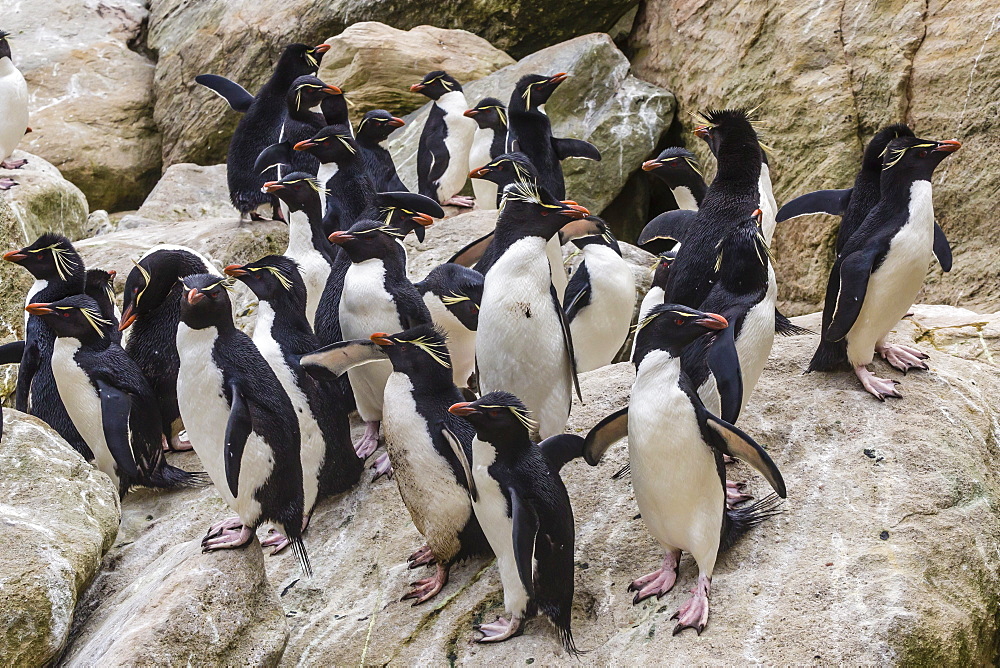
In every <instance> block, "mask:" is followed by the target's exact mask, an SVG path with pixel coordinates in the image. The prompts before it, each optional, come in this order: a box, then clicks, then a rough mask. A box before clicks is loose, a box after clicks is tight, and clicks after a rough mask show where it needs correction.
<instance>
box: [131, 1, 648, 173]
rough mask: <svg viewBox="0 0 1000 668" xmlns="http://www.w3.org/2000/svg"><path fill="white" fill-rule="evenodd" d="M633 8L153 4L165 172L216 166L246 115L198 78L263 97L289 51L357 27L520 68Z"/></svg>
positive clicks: (593, 4) (599, 4) (418, 56)
mask: <svg viewBox="0 0 1000 668" xmlns="http://www.w3.org/2000/svg"><path fill="white" fill-rule="evenodd" d="M634 4H635V3H634V2H631V1H630V2H627V3H621V2H615V1H614V0H582V1H581V2H577V3H574V4H573V5H571V6H566V5H564V4H558V5H553V6H551V7H550V6H547V5H545V4H541V5H540V4H538V3H536V2H530V1H529V0H515V1H514V2H507V3H494V4H491V3H481V2H473V1H472V0H462V1H461V2H456V3H447V2H444V3H426V2H423V3H416V2H398V3H391V4H386V3H385V2H382V1H381V0H337V1H336V2H332V3H315V2H311V1H306V0H294V1H292V2H286V3H283V4H281V5H280V6H275V5H273V4H266V3H261V2H253V1H251V0H238V1H235V2H234V1H233V0H153V2H151V3H150V19H149V37H148V44H149V47H150V48H151V49H153V50H154V51H155V52H156V53H157V54H158V60H157V64H156V76H155V82H154V92H155V99H156V108H155V119H156V124H157V126H158V127H159V128H160V130H161V131H162V132H163V162H164V164H165V165H171V164H174V163H176V162H196V163H199V164H214V163H218V162H221V161H222V160H223V159H224V157H225V155H226V148H227V147H228V145H229V137H230V136H231V135H232V131H233V129H234V128H235V127H236V123H237V121H238V119H239V115H238V114H236V113H235V112H232V111H229V110H228V107H225V105H224V103H222V102H221V101H215V102H213V103H211V104H209V102H208V101H209V100H214V99H215V98H214V96H213V94H212V93H211V92H209V91H208V90H206V89H204V88H202V87H201V86H198V85H197V84H196V83H195V82H194V78H195V76H197V75H198V74H202V73H205V72H212V73H216V74H221V75H223V76H226V77H229V78H231V79H233V80H234V81H237V82H238V83H240V84H242V85H243V86H244V87H245V88H246V89H247V90H250V91H253V92H256V91H257V90H258V89H259V88H260V86H261V85H262V84H263V83H264V82H265V81H266V80H267V78H268V76H270V73H271V70H272V68H273V67H274V63H275V61H276V60H277V57H278V54H279V53H280V52H281V49H282V48H284V46H285V45H287V44H289V43H291V42H306V43H309V44H317V43H319V42H320V41H322V40H323V39H326V38H327V37H329V36H330V35H336V34H338V33H340V32H342V31H343V30H345V29H346V28H347V27H348V26H349V25H351V24H355V23H357V22H359V21H373V20H378V21H382V22H383V23H385V24H387V25H392V26H395V27H396V28H399V29H402V30H408V29H410V28H413V27H415V26H421V25H434V26H439V27H441V28H461V29H463V30H467V31H469V32H471V33H474V34H477V35H479V36H480V37H483V38H485V39H486V40H488V41H490V42H491V43H492V44H493V45H494V46H496V47H497V48H498V49H502V50H504V51H506V52H508V53H510V54H511V55H513V56H514V57H515V58H520V57H522V56H525V55H527V54H529V53H532V52H534V51H536V50H538V49H540V48H542V47H546V46H549V45H550V44H555V43H557V42H560V41H562V40H565V39H569V38H570V37H573V36H575V35H580V34H583V33H587V32H591V31H593V30H608V29H610V28H611V27H612V26H614V25H615V23H616V22H617V21H618V19H620V18H621V17H622V16H623V15H625V14H626V13H628V12H629V10H630V9H631V8H632V7H633V6H634ZM247 26H253V31H252V32H253V39H248V38H247V36H248V33H247ZM422 48H426V47H422ZM425 57H426V54H425V53H422V52H416V53H413V54H412V58H413V61H414V63H417V62H420V61H421V60H422V59H424V58H425ZM375 65H376V66H377V65H378V63H376V64H375ZM425 74H426V72H425ZM331 83H335V84H336V83H339V82H337V81H331ZM347 90H348V91H350V88H347ZM208 110H211V111H208Z"/></svg>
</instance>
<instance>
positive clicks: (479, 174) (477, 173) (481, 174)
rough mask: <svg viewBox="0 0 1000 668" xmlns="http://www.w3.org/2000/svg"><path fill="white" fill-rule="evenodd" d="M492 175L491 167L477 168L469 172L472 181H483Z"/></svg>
mask: <svg viewBox="0 0 1000 668" xmlns="http://www.w3.org/2000/svg"><path fill="white" fill-rule="evenodd" d="M489 173H490V168H489V167H485V166H484V167H477V168H475V169H473V170H472V171H471V172H469V178H470V179H482V178H485V177H486V175H487V174H489Z"/></svg>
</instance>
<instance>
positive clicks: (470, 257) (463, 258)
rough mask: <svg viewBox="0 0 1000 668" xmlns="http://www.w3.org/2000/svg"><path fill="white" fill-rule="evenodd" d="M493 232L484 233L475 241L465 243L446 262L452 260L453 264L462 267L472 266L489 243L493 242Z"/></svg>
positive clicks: (481, 255)
mask: <svg viewBox="0 0 1000 668" xmlns="http://www.w3.org/2000/svg"><path fill="white" fill-rule="evenodd" d="M493 234H494V233H493V232H490V233H489V234H485V235H483V236H481V237H479V238H478V239H476V240H475V241H473V242H471V243H468V244H466V245H465V246H463V247H462V249H461V250H460V251H458V252H457V253H455V254H454V255H452V256H451V259H449V260H448V262H453V263H455V264H460V265H462V266H463V267H472V266H474V265H475V264H476V263H477V262H479V260H480V259H482V257H483V254H484V253H486V249H487V248H488V247H489V245H490V244H491V243H493Z"/></svg>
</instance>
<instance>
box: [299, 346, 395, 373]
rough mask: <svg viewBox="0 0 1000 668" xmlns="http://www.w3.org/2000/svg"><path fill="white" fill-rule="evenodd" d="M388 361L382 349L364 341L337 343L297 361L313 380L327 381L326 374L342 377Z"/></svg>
mask: <svg viewBox="0 0 1000 668" xmlns="http://www.w3.org/2000/svg"><path fill="white" fill-rule="evenodd" d="M385 359H388V356H387V355H386V354H385V353H384V352H383V351H382V347H381V346H379V345H377V344H375V343H373V342H371V341H366V340H364V339H359V340H357V341H338V342H337V343H331V344H330V345H328V346H324V347H322V348H320V349H319V350H315V351H313V352H311V353H309V354H308V355H303V356H302V357H301V358H300V359H299V366H301V367H302V368H303V369H305V371H306V373H308V374H309V375H310V376H312V377H314V378H319V379H321V380H322V379H329V376H327V374H328V373H332V374H333V375H334V376H342V375H344V374H345V373H347V370H348V369H353V368H354V367H356V366H361V365H362V364H368V363H369V362H377V361H379V360H385Z"/></svg>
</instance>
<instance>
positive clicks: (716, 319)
mask: <svg viewBox="0 0 1000 668" xmlns="http://www.w3.org/2000/svg"><path fill="white" fill-rule="evenodd" d="M694 324H696V325H701V326H702V327H705V328H707V329H725V328H726V327H729V321H728V320H726V319H725V318H723V317H722V316H721V315H719V314H718V313H706V314H705V317H704V318H698V319H697V320H695V321H694Z"/></svg>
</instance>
